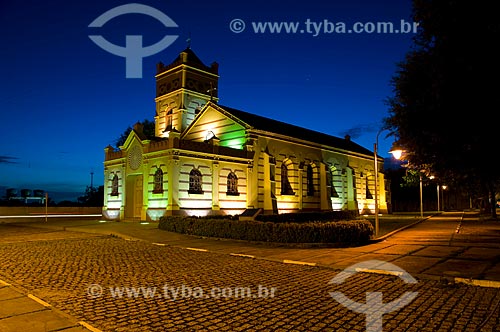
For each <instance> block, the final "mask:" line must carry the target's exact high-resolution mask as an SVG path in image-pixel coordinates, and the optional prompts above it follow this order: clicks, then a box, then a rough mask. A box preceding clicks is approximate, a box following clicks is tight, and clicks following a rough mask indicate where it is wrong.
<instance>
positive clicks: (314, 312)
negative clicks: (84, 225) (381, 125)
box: [0, 226, 500, 332]
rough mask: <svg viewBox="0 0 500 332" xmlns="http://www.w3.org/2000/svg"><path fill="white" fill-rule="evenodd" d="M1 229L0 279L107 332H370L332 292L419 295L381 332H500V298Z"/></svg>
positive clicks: (386, 297) (480, 291)
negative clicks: (338, 279) (341, 278)
mask: <svg viewBox="0 0 500 332" xmlns="http://www.w3.org/2000/svg"><path fill="white" fill-rule="evenodd" d="M1 228H2V229H0V234H2V235H1V237H2V240H0V257H1V263H0V267H1V269H0V279H3V280H6V281H8V282H9V283H11V284H12V285H15V286H16V287H18V288H20V289H25V290H27V291H29V292H31V293H32V294H34V295H36V296H37V297H39V298H41V299H43V300H44V301H46V302H48V303H50V304H51V305H53V306H54V307H55V308H57V309H59V310H61V311H63V312H65V313H67V314H68V315H71V316H73V317H75V318H76V319H78V320H82V321H85V322H87V323H88V324H90V325H91V326H93V327H94V328H95V329H98V330H102V331H366V316H365V314H362V313H356V312H354V311H352V310H350V309H348V308H346V307H345V306H343V305H341V304H340V303H339V302H337V301H336V300H335V299H333V298H332V297H331V296H330V295H329V293H330V292H342V293H343V294H345V295H346V296H347V297H349V298H350V299H352V300H354V301H357V302H360V303H364V302H365V301H366V299H367V296H368V295H367V293H368V292H371V293H372V294H373V293H374V292H382V294H383V302H384V303H387V302H389V301H394V300H397V299H399V298H400V297H401V296H402V295H403V294H404V293H405V292H417V293H418V295H417V296H416V298H415V299H414V300H413V301H412V302H410V303H409V304H408V305H407V306H404V307H402V308H401V309H399V310H394V311H392V312H391V311H390V310H389V311H390V312H388V313H386V314H384V315H383V329H384V331H481V332H483V331H498V330H499V327H500V320H499V317H500V311H499V310H500V308H499V303H500V289H498V288H483V287H476V286H470V285H465V284H449V283H444V282H441V281H438V280H417V281H418V282H417V283H414V284H411V283H405V281H404V280H402V278H399V277H397V276H393V275H385V274H380V273H355V274H353V275H351V276H350V277H348V278H347V279H346V280H344V282H343V283H339V284H332V283H329V282H330V281H331V280H332V279H333V278H335V277H336V276H338V275H339V272H340V271H339V270H335V269H332V268H326V267H318V266H306V265H295V264H283V263H282V262H275V261H269V260H261V259H252V258H246V257H238V256H231V255H228V254H220V253H212V252H200V251H194V250H188V249H182V248H177V247H173V246H168V245H166V246H159V245H154V244H152V243H148V242H145V241H127V240H124V239H121V238H117V237H113V236H104V235H95V234H94V235H90V234H82V233H80V234H79V236H77V234H74V233H72V232H60V233H58V232H56V233H49V232H47V233H45V235H42V234H40V233H36V234H35V233H30V232H32V231H31V230H28V229H25V230H24V231H23V230H22V229H12V228H9V227H5V226H3V227H1ZM9 232H11V233H12V232H14V233H15V234H10V235H9ZM23 232H24V233H23ZM56 234H57V236H56ZM65 235H67V236H66V237H65ZM20 239H23V241H18V240H20ZM30 239H31V240H30ZM242 291H243V293H242Z"/></svg>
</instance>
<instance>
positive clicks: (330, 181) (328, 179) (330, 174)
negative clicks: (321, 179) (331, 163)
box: [326, 167, 339, 197]
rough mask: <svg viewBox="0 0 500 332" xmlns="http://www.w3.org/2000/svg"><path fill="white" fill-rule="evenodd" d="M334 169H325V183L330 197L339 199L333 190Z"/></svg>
mask: <svg viewBox="0 0 500 332" xmlns="http://www.w3.org/2000/svg"><path fill="white" fill-rule="evenodd" d="M336 171H337V170H335V168H330V167H327V170H326V183H327V184H328V186H329V190H330V197H339V194H338V193H337V190H336V189H335V172H336Z"/></svg>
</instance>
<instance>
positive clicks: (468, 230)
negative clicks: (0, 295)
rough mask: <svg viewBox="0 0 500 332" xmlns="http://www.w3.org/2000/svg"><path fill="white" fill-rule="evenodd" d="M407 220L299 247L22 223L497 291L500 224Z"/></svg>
mask: <svg viewBox="0 0 500 332" xmlns="http://www.w3.org/2000/svg"><path fill="white" fill-rule="evenodd" d="M391 218H394V216H392V217H391ZM408 218H409V219H407V220H402V219H404V216H401V225H403V226H402V227H400V228H399V229H397V227H394V225H392V226H390V227H393V228H396V229H395V230H394V231H392V232H389V233H387V234H386V235H385V236H382V237H380V238H379V239H378V240H377V241H374V242H373V243H371V244H368V245H365V246H360V247H351V248H321V247H308V248H306V247H302V248H301V247H299V246H287V245H285V244H265V243H251V242H247V241H239V240H229V239H213V238H202V237H197V236H190V235H184V234H177V233H172V232H167V231H163V230H160V229H158V228H157V226H158V224H157V223H138V222H109V221H108V222H99V221H96V220H94V221H89V220H71V221H68V220H65V221H61V222H58V221H56V220H49V221H48V222H37V223H24V224H25V225H26V226H30V227H41V228H52V229H59V230H61V229H64V230H67V231H74V232H86V233H95V234H105V235H114V236H117V237H121V238H124V239H127V240H137V241H148V242H150V243H153V244H155V245H168V246H174V247H180V248H184V249H188V250H198V251H210V252H216V253H220V254H227V255H237V256H242V257H247V258H253V259H267V260H273V261H280V262H283V263H287V264H304V265H311V266H322V267H327V268H332V269H335V270H342V269H344V268H346V267H348V266H350V265H352V264H355V263H359V262H361V261H367V260H379V261H384V262H391V263H393V264H395V265H397V266H399V267H400V268H402V269H404V270H406V271H407V272H408V273H410V274H412V275H413V276H414V277H419V278H422V279H440V280H443V281H445V282H465V283H470V284H474V285H479V286H488V287H500V222H497V221H484V220H481V219H480V216H479V214H478V213H477V212H474V211H471V212H443V213H440V214H438V215H428V216H424V219H420V218H415V215H409V216H408ZM380 220H381V223H383V222H384V220H387V219H384V218H383V217H381V218H380ZM392 222H393V223H394V221H392ZM383 227H384V225H383V224H382V226H381V228H383Z"/></svg>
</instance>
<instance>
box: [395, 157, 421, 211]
mask: <svg viewBox="0 0 500 332" xmlns="http://www.w3.org/2000/svg"><path fill="white" fill-rule="evenodd" d="M389 152H390V153H392V155H393V156H394V158H396V159H398V160H399V159H401V157H402V154H403V152H404V151H403V150H400V149H393V150H391V151H389ZM418 175H419V187H420V218H423V217H424V200H423V184H422V172H419V174H418Z"/></svg>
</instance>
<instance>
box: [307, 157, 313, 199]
mask: <svg viewBox="0 0 500 332" xmlns="http://www.w3.org/2000/svg"><path fill="white" fill-rule="evenodd" d="M306 176H307V196H314V183H313V181H314V179H313V168H312V166H311V165H310V164H309V165H307V175H306Z"/></svg>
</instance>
